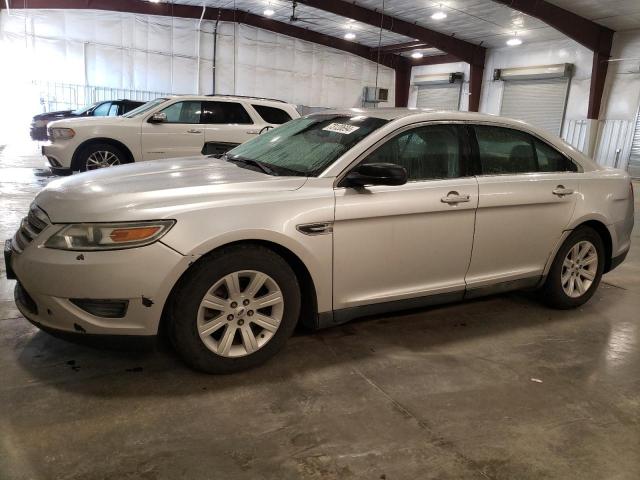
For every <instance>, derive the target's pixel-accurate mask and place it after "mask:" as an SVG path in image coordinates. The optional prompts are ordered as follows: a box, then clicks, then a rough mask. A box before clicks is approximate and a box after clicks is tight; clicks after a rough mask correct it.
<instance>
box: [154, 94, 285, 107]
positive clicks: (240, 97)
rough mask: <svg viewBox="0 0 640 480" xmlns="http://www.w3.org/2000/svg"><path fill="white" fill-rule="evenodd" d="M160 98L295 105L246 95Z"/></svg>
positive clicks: (170, 96)
mask: <svg viewBox="0 0 640 480" xmlns="http://www.w3.org/2000/svg"><path fill="white" fill-rule="evenodd" d="M159 98H167V99H172V100H173V99H174V98H180V99H189V98H190V99H193V100H209V101H211V100H235V101H249V102H258V103H265V104H281V105H293V104H291V103H288V102H285V101H284V100H278V99H275V98H263V97H250V96H244V95H165V96H163V97H159Z"/></svg>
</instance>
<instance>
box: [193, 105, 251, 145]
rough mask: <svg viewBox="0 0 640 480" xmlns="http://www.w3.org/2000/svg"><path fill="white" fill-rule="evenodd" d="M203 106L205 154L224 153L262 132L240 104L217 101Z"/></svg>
mask: <svg viewBox="0 0 640 480" xmlns="http://www.w3.org/2000/svg"><path fill="white" fill-rule="evenodd" d="M202 105H203V113H202V119H203V126H204V143H205V147H204V150H203V153H207V154H210V153H224V152H225V151H227V150H229V149H231V148H233V147H235V146H237V145H239V144H241V143H243V142H246V141H247V140H249V139H251V138H253V137H255V136H257V135H258V133H259V131H260V128H259V127H260V126H259V125H256V123H255V121H254V119H253V118H251V115H249V113H248V112H247V109H246V108H245V107H244V105H242V104H241V103H240V102H226V101H220V100H216V101H208V102H202Z"/></svg>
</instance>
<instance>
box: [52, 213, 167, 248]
mask: <svg viewBox="0 0 640 480" xmlns="http://www.w3.org/2000/svg"><path fill="white" fill-rule="evenodd" d="M175 223H176V222H175V220H157V221H150V222H127V223H77V224H71V225H66V226H64V227H62V228H61V229H60V230H59V231H58V232H57V233H55V234H53V235H52V236H51V237H49V239H48V240H47V241H46V242H45V244H44V246H45V247H47V248H55V249H58V250H80V251H90V250H119V249H121V248H134V247H142V246H144V245H149V244H150V243H153V242H155V241H157V240H159V239H160V238H161V237H162V236H163V235H164V234H165V233H167V232H168V231H169V229H170V228H171V227H172V226H173V225H174V224H175Z"/></svg>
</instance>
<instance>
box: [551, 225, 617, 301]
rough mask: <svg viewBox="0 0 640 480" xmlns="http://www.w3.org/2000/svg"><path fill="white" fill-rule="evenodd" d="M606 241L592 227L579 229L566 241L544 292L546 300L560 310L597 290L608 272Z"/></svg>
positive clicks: (556, 259) (555, 260) (555, 261)
mask: <svg viewBox="0 0 640 480" xmlns="http://www.w3.org/2000/svg"><path fill="white" fill-rule="evenodd" d="M604 252H605V248H604V243H603V241H602V238H601V237H600V235H599V234H598V232H596V231H595V230H594V229H592V228H590V227H580V228H578V229H576V230H575V231H574V232H573V233H571V235H569V237H568V238H567V239H566V240H565V242H564V243H563V244H562V246H561V247H560V249H559V250H558V253H557V254H556V257H555V259H554V261H553V264H552V265H551V268H550V270H549V274H548V275H547V279H546V281H545V283H544V285H543V287H542V289H541V291H540V295H541V297H542V300H543V301H544V302H545V303H546V304H547V305H549V306H551V307H554V308H559V309H569V308H576V307H579V306H580V305H583V304H584V303H586V302H587V301H588V300H589V299H590V298H591V297H592V296H593V294H594V293H595V291H596V289H597V288H598V285H599V284H600V280H601V278H602V273H603V271H604V261H605V257H604Z"/></svg>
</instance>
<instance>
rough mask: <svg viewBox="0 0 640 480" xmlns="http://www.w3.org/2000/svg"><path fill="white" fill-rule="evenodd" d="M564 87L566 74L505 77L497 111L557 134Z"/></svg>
mask: <svg viewBox="0 0 640 480" xmlns="http://www.w3.org/2000/svg"><path fill="white" fill-rule="evenodd" d="M568 90H569V79H568V78H548V79H540V80H509V81H505V82H504V91H503V93H502V107H501V109H500V114H501V115H503V116H505V117H510V118H516V119H518V120H524V121H525V122H527V123H530V124H531V125H535V126H536V127H540V128H543V129H545V130H547V131H548V132H550V133H554V134H555V135H560V133H561V132H560V131H561V129H562V120H563V118H564V111H565V106H566V104H567V92H568Z"/></svg>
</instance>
